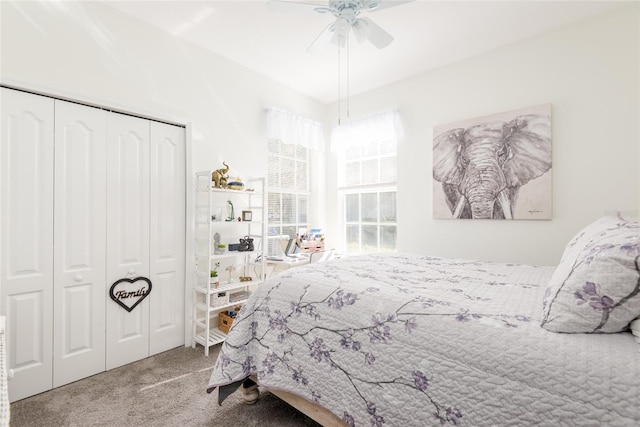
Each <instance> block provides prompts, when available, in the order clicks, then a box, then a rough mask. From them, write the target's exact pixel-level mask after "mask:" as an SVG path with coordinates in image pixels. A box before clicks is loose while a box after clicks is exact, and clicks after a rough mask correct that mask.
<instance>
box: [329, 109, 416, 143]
mask: <svg viewBox="0 0 640 427" xmlns="http://www.w3.org/2000/svg"><path fill="white" fill-rule="evenodd" d="M403 136H404V133H403V131H402V124H401V122H400V114H399V113H398V110H391V111H385V112H382V113H378V114H375V115H373V116H370V117H366V118H364V119H360V120H356V121H353V122H351V123H347V124H343V125H339V126H336V127H334V128H333V131H332V132H331V151H338V150H344V149H346V148H351V147H358V146H362V145H363V144H369V143H373V142H391V143H397V142H398V141H400V140H401V139H402V137H403Z"/></svg>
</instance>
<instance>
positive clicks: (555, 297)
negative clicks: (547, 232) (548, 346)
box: [541, 216, 640, 333]
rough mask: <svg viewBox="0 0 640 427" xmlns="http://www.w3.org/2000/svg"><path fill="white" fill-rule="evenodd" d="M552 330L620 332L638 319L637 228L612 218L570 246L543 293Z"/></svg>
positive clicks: (545, 317)
mask: <svg viewBox="0 0 640 427" xmlns="http://www.w3.org/2000/svg"><path fill="white" fill-rule="evenodd" d="M542 306H543V315H542V322H541V325H542V327H543V328H545V329H547V330H549V331H554V332H574V333H579V332H586V333H601V332H621V331H625V330H627V329H628V328H629V323H631V321H632V320H633V319H635V318H636V317H638V316H639V315H640V224H639V223H637V222H628V221H625V220H623V219H621V218H615V217H611V216H607V217H603V218H600V219H599V220H597V221H595V222H594V223H592V224H590V225H588V226H587V227H585V228H584V229H583V230H582V231H581V232H580V233H578V234H577V235H576V236H575V237H574V238H573V239H572V240H571V242H569V244H568V245H567V247H566V248H565V250H564V253H563V254H562V258H561V260H560V264H558V267H557V268H556V269H555V271H554V273H553V275H552V276H551V280H550V281H549V285H548V287H547V289H546V291H545V294H544V300H543V305H542Z"/></svg>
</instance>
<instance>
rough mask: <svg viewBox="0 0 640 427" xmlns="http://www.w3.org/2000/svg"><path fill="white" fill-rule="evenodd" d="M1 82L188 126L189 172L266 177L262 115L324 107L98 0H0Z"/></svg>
mask: <svg viewBox="0 0 640 427" xmlns="http://www.w3.org/2000/svg"><path fill="white" fill-rule="evenodd" d="M0 13H1V17H0V18H1V26H0V28H1V30H0V31H1V39H2V41H1V52H2V54H1V57H0V59H1V63H0V82H2V83H4V84H14V85H18V86H21V87H25V88H28V89H35V90H42V91H44V92H49V93H52V94H55V95H61V96H68V97H71V98H76V99H80V100H83V101H87V102H94V103H97V104H102V105H106V106H110V107H116V108H121V109H125V110H128V111H132V112H135V113H138V114H143V115H149V116H154V117H161V118H164V119H166V120H170V121H175V122H181V123H187V122H189V123H191V124H192V130H193V145H192V150H193V153H192V154H193V155H192V160H193V169H194V170H204V169H210V168H218V167H222V164H221V163H222V161H223V160H225V161H226V162H227V163H228V164H230V165H231V167H232V171H233V170H234V169H235V170H236V171H237V172H239V173H242V174H244V175H245V176H248V175H251V176H265V174H266V162H265V159H266V141H265V132H266V128H265V126H266V125H265V113H264V111H263V109H264V108H265V107H268V106H272V105H274V106H279V107H282V108H286V109H288V110H290V111H294V112H297V113H299V114H302V115H305V116H309V117H314V118H316V119H318V120H322V119H323V118H324V114H325V112H326V108H325V106H324V105H322V104H320V103H318V102H316V101H314V100H312V99H311V98H308V97H305V96H303V95H300V94H298V93H297V92H294V91H293V90H291V89H289V88H287V87H285V86H283V85H281V84H279V83H276V82H275V81H273V80H270V79H268V78H266V77H264V76H262V75H260V74H258V73H255V72H253V71H250V70H248V69H247V68H245V67H242V66H240V65H238V64H236V63H233V62H231V61H229V60H227V59H225V58H222V57H220V56H217V55H214V54H211V53H210V52H207V51H205V50H203V49H201V48H199V47H197V46H195V45H193V44H191V43H187V42H182V41H180V40H179V39H177V38H175V37H173V36H171V35H169V34H168V33H165V32H163V31H160V30H159V29H156V28H154V27H152V26H149V25H146V24H143V23H141V22H140V21H137V20H135V19H133V18H131V17H129V16H127V15H125V14H122V13H120V12H119V11H116V10H113V9H112V8H110V7H107V6H104V5H103V4H101V3H100V2H6V1H2V2H0Z"/></svg>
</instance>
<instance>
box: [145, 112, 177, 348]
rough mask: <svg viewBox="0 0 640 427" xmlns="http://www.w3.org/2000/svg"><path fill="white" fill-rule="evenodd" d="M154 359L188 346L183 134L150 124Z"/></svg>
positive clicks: (167, 126)
mask: <svg viewBox="0 0 640 427" xmlns="http://www.w3.org/2000/svg"><path fill="white" fill-rule="evenodd" d="M150 156H151V159H150V160H151V162H150V167H151V170H150V173H151V211H150V224H151V246H150V249H151V264H150V268H151V273H150V274H151V276H150V279H151V282H152V283H153V292H152V293H151V295H150V296H149V298H150V299H151V301H150V310H151V312H150V319H149V322H150V325H149V327H150V334H151V336H150V355H153V354H156V353H160V352H162V351H165V350H169V349H171V348H175V347H178V346H180V345H183V344H184V289H185V285H184V280H185V271H184V269H185V265H184V263H185V133H184V128H181V127H177V126H171V125H167V124H163V123H158V122H151V152H150Z"/></svg>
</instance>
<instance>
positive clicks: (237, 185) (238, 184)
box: [227, 177, 244, 191]
mask: <svg viewBox="0 0 640 427" xmlns="http://www.w3.org/2000/svg"><path fill="white" fill-rule="evenodd" d="M227 188H228V189H229V190H238V191H240V190H244V182H242V179H241V178H240V177H237V178H236V179H235V180H233V181H230V182H229V183H228V184H227Z"/></svg>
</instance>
